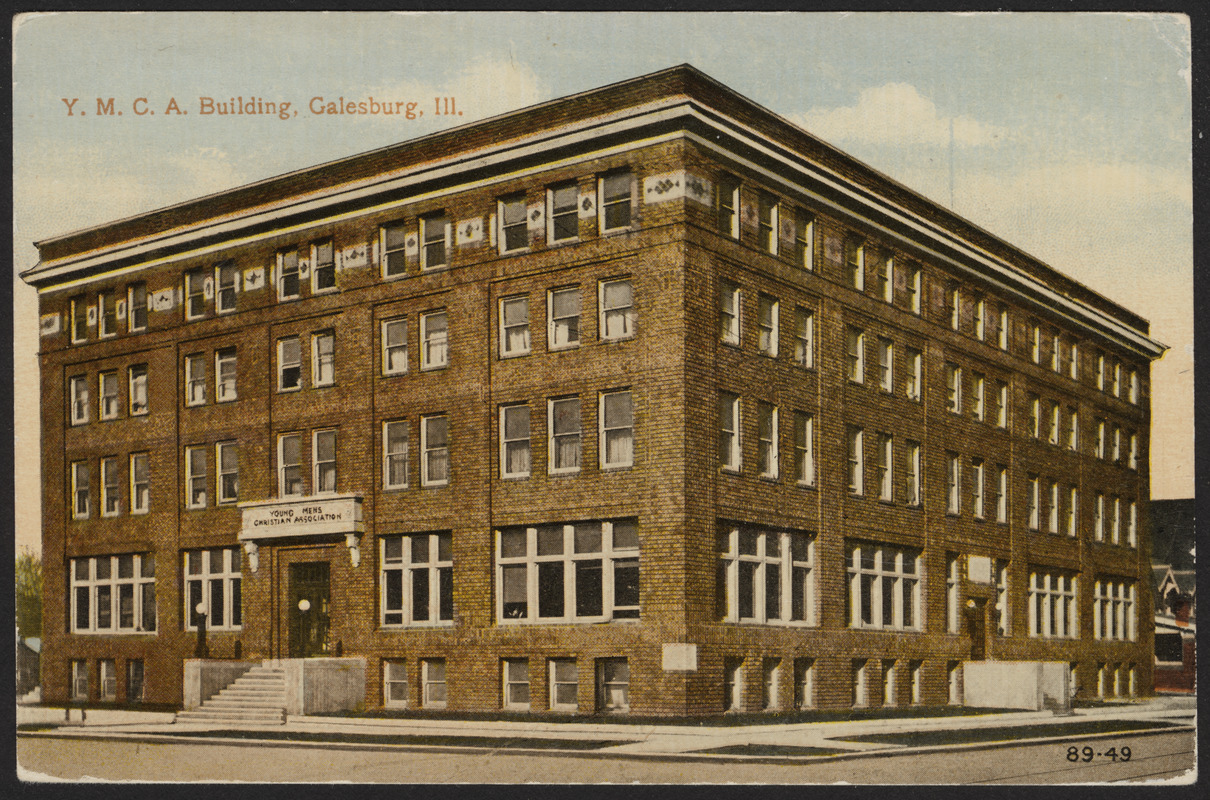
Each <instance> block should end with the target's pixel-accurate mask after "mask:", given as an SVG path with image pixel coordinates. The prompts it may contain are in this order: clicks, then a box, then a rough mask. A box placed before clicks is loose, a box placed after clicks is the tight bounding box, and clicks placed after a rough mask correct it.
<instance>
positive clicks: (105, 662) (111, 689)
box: [97, 658, 118, 703]
mask: <svg viewBox="0 0 1210 800" xmlns="http://www.w3.org/2000/svg"><path fill="white" fill-rule="evenodd" d="M97 664H98V666H99V667H100V669H99V672H100V673H101V702H110V703H112V702H113V701H115V700H117V699H118V664H117V662H116V661H115V660H114V659H112V658H102V659H101V660H100V661H98V662H97Z"/></svg>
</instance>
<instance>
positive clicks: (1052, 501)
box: [1047, 481, 1059, 533]
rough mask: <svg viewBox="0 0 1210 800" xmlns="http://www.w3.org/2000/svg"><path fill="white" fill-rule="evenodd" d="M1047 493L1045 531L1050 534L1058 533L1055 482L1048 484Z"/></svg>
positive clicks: (1057, 490)
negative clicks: (1047, 503)
mask: <svg viewBox="0 0 1210 800" xmlns="http://www.w3.org/2000/svg"><path fill="white" fill-rule="evenodd" d="M1048 486H1049V491H1048V492H1047V496H1048V498H1047V499H1048V500H1049V507H1048V508H1047V512H1048V514H1047V522H1048V527H1047V529H1048V530H1049V531H1050V532H1051V533H1058V532H1059V484H1058V482H1057V481H1050V483H1049V484H1048Z"/></svg>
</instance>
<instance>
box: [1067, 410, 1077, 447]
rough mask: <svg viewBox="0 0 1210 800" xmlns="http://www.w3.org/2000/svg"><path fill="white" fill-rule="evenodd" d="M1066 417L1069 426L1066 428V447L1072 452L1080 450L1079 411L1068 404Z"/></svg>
mask: <svg viewBox="0 0 1210 800" xmlns="http://www.w3.org/2000/svg"><path fill="white" fill-rule="evenodd" d="M1067 419H1068V422H1070V423H1071V424H1070V426H1069V427H1068V428H1067V449H1068V450H1071V451H1072V452H1073V453H1075V452H1079V450H1080V412H1079V411H1078V410H1077V409H1075V408H1073V407H1071V406H1068V408H1067Z"/></svg>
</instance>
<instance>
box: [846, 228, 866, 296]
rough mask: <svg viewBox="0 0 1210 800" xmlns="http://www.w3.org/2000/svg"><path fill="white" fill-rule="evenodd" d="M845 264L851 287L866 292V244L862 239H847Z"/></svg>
mask: <svg viewBox="0 0 1210 800" xmlns="http://www.w3.org/2000/svg"><path fill="white" fill-rule="evenodd" d="M844 264H845V270H846V271H847V273H848V279H849V285H850V286H852V287H853V288H854V289H856V290H857V291H859V292H864V291H865V243H864V242H862V241H861V240H860V239H846V240H845V243H844Z"/></svg>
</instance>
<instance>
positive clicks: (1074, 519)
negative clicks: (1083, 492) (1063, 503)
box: [1066, 486, 1080, 538]
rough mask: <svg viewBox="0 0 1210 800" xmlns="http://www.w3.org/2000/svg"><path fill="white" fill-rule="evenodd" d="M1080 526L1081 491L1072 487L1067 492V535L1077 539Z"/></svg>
mask: <svg viewBox="0 0 1210 800" xmlns="http://www.w3.org/2000/svg"><path fill="white" fill-rule="evenodd" d="M1079 524H1080V489H1079V487H1076V486H1072V487H1070V488H1068V490H1067V526H1066V527H1067V535H1068V536H1071V537H1073V538H1074V537H1075V536H1076V534H1077V533H1078V532H1079Z"/></svg>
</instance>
